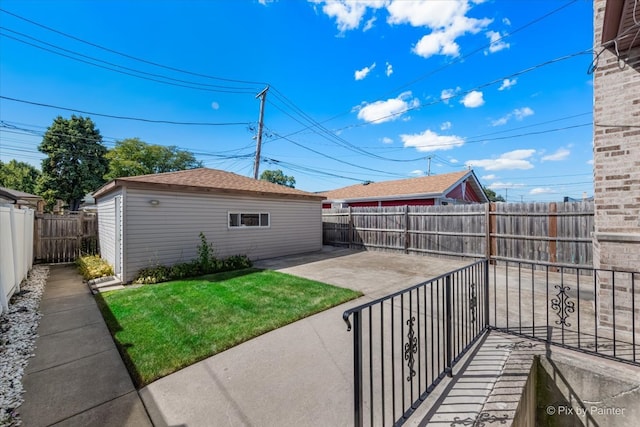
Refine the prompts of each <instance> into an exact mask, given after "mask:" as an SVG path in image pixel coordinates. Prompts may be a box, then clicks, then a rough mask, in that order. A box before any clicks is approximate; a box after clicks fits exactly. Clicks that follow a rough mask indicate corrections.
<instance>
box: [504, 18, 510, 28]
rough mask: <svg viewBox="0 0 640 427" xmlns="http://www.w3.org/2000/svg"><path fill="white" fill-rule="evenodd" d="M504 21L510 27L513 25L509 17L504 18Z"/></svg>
mask: <svg viewBox="0 0 640 427" xmlns="http://www.w3.org/2000/svg"><path fill="white" fill-rule="evenodd" d="M502 23H503V24H504V25H506V26H508V27H510V26H511V21H510V20H509V18H502Z"/></svg>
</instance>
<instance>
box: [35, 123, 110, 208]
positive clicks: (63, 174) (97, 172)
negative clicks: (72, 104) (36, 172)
mask: <svg viewBox="0 0 640 427" xmlns="http://www.w3.org/2000/svg"><path fill="white" fill-rule="evenodd" d="M38 150H40V151H41V152H43V153H44V154H46V155H47V158H46V159H44V160H43V161H42V176H41V177H40V180H39V182H38V194H40V195H41V196H42V197H44V198H45V200H46V201H47V205H48V206H51V204H52V203H54V202H55V199H61V200H64V201H65V202H66V203H67V205H68V207H69V209H70V210H78V208H79V207H80V202H81V201H82V199H83V198H84V196H85V195H86V194H87V193H89V192H91V191H94V190H96V189H97V188H98V187H100V185H102V184H103V183H104V178H103V176H104V174H105V173H106V171H107V160H106V159H105V157H104V156H105V154H106V152H107V149H106V147H105V146H104V145H102V135H100V131H99V130H98V129H96V127H95V124H94V123H93V121H92V120H91V119H90V118H89V117H81V116H76V115H72V116H71V118H70V119H65V118H63V117H61V116H58V117H56V119H55V120H54V121H53V124H52V125H51V126H49V128H48V129H47V131H46V132H45V134H44V137H43V138H42V143H41V144H40V146H39V147H38Z"/></svg>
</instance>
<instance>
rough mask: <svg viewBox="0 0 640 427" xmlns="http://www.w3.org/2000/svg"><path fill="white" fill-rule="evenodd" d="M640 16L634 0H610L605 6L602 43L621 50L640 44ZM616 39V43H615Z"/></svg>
mask: <svg viewBox="0 0 640 427" xmlns="http://www.w3.org/2000/svg"><path fill="white" fill-rule="evenodd" d="M639 17H640V10H638V7H637V2H636V1H632V0H617V1H612V0H609V1H607V3H606V6H605V12H604V21H603V26H602V44H603V45H604V46H605V47H608V48H610V49H613V48H614V47H615V48H616V49H618V50H619V51H623V50H627V49H630V48H632V47H636V46H639V45H640V37H638V36H637V35H638V34H637V33H638V24H637V23H636V22H637V20H638V18H639ZM614 41H615V44H614Z"/></svg>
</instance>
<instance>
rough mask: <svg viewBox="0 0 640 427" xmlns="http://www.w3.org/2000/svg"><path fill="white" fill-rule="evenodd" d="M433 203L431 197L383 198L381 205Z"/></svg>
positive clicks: (431, 204) (425, 204) (424, 204)
mask: <svg viewBox="0 0 640 427" xmlns="http://www.w3.org/2000/svg"><path fill="white" fill-rule="evenodd" d="M434 204H435V201H434V200H433V199H410V200H385V201H383V202H382V206H404V205H409V206H433V205H434Z"/></svg>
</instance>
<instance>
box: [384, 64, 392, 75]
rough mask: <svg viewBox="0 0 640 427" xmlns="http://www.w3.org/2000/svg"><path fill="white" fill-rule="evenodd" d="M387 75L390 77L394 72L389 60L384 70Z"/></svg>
mask: <svg viewBox="0 0 640 427" xmlns="http://www.w3.org/2000/svg"><path fill="white" fill-rule="evenodd" d="M384 73H385V74H386V75H387V77H390V76H391V74H393V66H392V65H391V64H389V63H388V62H387V69H386V70H385V72H384Z"/></svg>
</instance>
